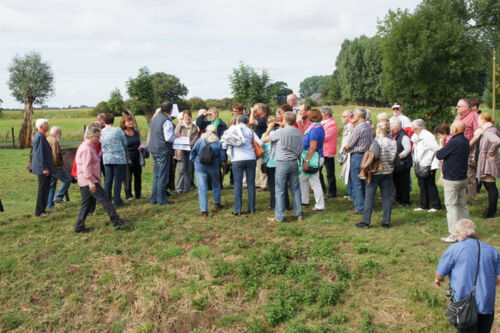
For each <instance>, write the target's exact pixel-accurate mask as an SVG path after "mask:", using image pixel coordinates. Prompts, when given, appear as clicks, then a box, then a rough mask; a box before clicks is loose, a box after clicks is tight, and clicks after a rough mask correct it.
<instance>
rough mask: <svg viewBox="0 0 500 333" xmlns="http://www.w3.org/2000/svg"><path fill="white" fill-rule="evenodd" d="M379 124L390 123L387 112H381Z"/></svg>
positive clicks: (378, 116)
mask: <svg viewBox="0 0 500 333" xmlns="http://www.w3.org/2000/svg"><path fill="white" fill-rule="evenodd" d="M377 122H379V123H388V122H389V115H388V114H387V113H385V112H381V113H379V114H378V115H377Z"/></svg>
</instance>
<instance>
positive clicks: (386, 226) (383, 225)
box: [382, 223, 391, 229]
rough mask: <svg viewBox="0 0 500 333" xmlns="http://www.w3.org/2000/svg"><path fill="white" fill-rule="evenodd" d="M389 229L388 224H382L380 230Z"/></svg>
mask: <svg viewBox="0 0 500 333" xmlns="http://www.w3.org/2000/svg"><path fill="white" fill-rule="evenodd" d="M390 227H391V225H390V224H386V223H382V228H384V229H389V228H390Z"/></svg>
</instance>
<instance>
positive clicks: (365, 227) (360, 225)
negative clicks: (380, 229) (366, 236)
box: [356, 222, 370, 229]
mask: <svg viewBox="0 0 500 333" xmlns="http://www.w3.org/2000/svg"><path fill="white" fill-rule="evenodd" d="M356 227H358V228H360V229H368V228H370V225H369V224H366V223H362V222H360V223H356Z"/></svg>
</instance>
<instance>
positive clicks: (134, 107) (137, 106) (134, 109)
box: [123, 99, 144, 115]
mask: <svg viewBox="0 0 500 333" xmlns="http://www.w3.org/2000/svg"><path fill="white" fill-rule="evenodd" d="M123 106H124V108H125V110H128V111H130V112H131V113H132V114H134V115H142V114H144V106H143V105H142V103H141V102H139V101H138V100H135V99H127V100H126V101H125V102H124V103H123Z"/></svg>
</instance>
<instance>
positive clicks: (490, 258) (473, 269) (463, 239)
mask: <svg viewBox="0 0 500 333" xmlns="http://www.w3.org/2000/svg"><path fill="white" fill-rule="evenodd" d="M457 234H458V242H457V243H455V244H452V245H450V247H448V248H447V249H446V251H445V252H444V254H443V256H442V257H441V259H440V260H439V263H438V266H437V269H436V277H435V280H434V283H435V284H436V286H438V287H439V286H440V285H441V282H443V281H444V278H445V277H446V276H448V277H449V279H450V289H451V298H452V300H453V301H459V300H462V299H465V298H467V296H468V295H469V294H470V293H471V291H472V290H473V289H474V284H475V283H476V286H475V293H474V300H475V301H476V305H477V312H478V316H477V321H476V323H475V324H473V325H472V326H470V327H468V328H466V329H462V328H460V329H458V332H460V333H469V332H474V333H477V332H481V333H482V332H490V331H491V328H492V326H493V319H494V312H495V294H496V286H497V285H499V284H500V256H499V254H498V250H497V249H496V248H495V247H493V246H491V245H489V244H487V243H485V242H482V241H479V240H478V239H477V238H478V237H477V228H476V224H475V223H474V222H472V221H471V220H469V219H462V220H459V221H458V222H457ZM476 276H477V280H476Z"/></svg>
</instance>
